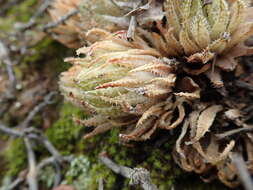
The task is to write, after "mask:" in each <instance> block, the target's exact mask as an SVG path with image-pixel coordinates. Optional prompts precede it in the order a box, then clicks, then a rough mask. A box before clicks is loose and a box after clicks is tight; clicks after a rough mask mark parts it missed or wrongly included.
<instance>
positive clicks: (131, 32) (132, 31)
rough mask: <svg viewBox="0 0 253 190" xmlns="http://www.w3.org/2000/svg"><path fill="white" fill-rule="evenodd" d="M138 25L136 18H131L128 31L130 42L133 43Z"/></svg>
mask: <svg viewBox="0 0 253 190" xmlns="http://www.w3.org/2000/svg"><path fill="white" fill-rule="evenodd" d="M136 25H137V22H136V16H131V19H130V23H129V27H128V30H127V40H128V41H133V38H134V34H135V29H136Z"/></svg>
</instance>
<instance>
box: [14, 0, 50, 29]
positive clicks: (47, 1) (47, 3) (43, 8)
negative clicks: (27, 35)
mask: <svg viewBox="0 0 253 190" xmlns="http://www.w3.org/2000/svg"><path fill="white" fill-rule="evenodd" d="M51 3H52V0H44V2H43V3H42V4H41V5H40V7H39V8H38V10H37V11H35V14H34V15H33V16H32V17H31V18H30V20H29V21H28V23H25V24H22V25H21V26H19V28H20V29H21V30H22V31H24V30H27V29H30V28H31V27H33V26H34V25H35V24H36V20H37V18H38V17H40V16H41V15H43V13H44V12H45V11H46V10H47V8H48V7H49V6H50V5H51Z"/></svg>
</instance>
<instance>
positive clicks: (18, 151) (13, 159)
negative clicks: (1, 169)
mask: <svg viewBox="0 0 253 190" xmlns="http://www.w3.org/2000/svg"><path fill="white" fill-rule="evenodd" d="M3 155H4V158H5V160H6V162H7V173H6V175H8V176H16V175H17V174H18V173H19V172H20V171H22V170H23V169H25V168H26V166H27V164H26V163H27V154H26V149H25V145H24V142H23V140H22V139H14V140H13V141H12V142H11V143H10V144H9V145H8V147H7V148H6V150H5V152H4V153H3Z"/></svg>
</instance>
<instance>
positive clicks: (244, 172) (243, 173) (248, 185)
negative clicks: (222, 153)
mask: <svg viewBox="0 0 253 190" xmlns="http://www.w3.org/2000/svg"><path fill="white" fill-rule="evenodd" d="M232 161H233V163H234V164H235V166H236V169H237V173H238V176H239V178H240V180H241V182H242V184H243V186H244V188H245V190H252V187H253V182H252V179H251V177H250V174H249V171H248V169H247V166H246V164H245V162H244V161H243V159H242V157H241V156H239V155H238V154H233V155H232Z"/></svg>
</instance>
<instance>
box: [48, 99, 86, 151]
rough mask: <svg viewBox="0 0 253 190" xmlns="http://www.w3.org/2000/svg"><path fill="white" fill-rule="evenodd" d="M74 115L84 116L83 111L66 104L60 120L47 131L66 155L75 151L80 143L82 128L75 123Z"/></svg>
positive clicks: (50, 138)
mask: <svg viewBox="0 0 253 190" xmlns="http://www.w3.org/2000/svg"><path fill="white" fill-rule="evenodd" d="M73 115H79V116H81V115H82V111H81V110H80V109H78V108H75V107H74V106H72V105H70V104H67V103H66V104H64V105H63V106H62V108H61V111H60V116H59V117H60V119H59V120H58V121H56V122H55V123H54V124H53V126H51V127H50V128H48V129H47V131H46V134H47V136H48V138H49V140H50V141H51V142H52V143H53V144H54V145H55V147H56V148H57V149H58V150H60V152H61V153H62V154H64V155H69V154H71V153H72V152H74V151H75V146H76V144H77V143H78V142H79V141H80V136H79V135H80V131H81V129H82V127H80V126H78V125H76V124H75V123H74V122H73Z"/></svg>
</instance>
